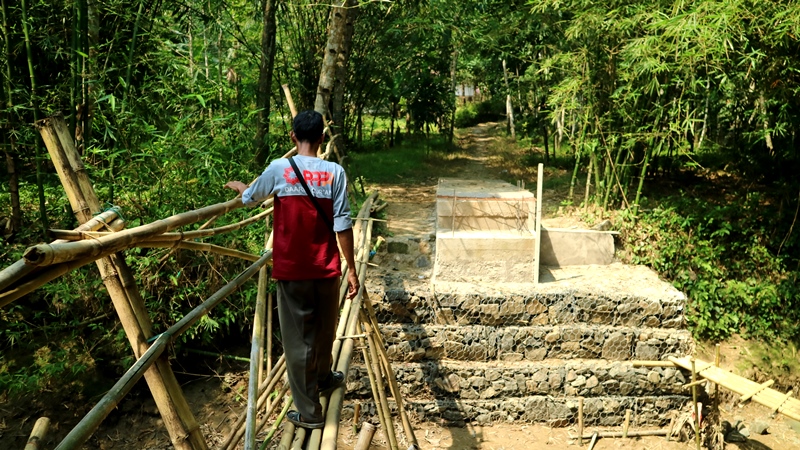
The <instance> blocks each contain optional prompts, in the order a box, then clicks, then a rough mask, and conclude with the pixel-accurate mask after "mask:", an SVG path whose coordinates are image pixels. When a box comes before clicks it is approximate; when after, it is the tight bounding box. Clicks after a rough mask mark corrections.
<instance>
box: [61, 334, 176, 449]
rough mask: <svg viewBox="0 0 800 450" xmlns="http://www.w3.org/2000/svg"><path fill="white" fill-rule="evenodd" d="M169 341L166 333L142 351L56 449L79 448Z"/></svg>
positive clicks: (159, 354)
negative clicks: (139, 356)
mask: <svg viewBox="0 0 800 450" xmlns="http://www.w3.org/2000/svg"><path fill="white" fill-rule="evenodd" d="M169 341H170V336H169V335H168V334H166V333H164V334H162V335H161V336H159V337H158V339H156V341H155V342H154V343H153V345H151V346H150V348H149V349H148V350H147V351H146V352H144V354H143V355H142V356H141V358H139V359H138V360H137V361H136V363H135V364H134V365H133V366H131V368H130V369H128V371H127V372H125V375H123V376H122V378H120V379H119V381H117V382H116V383H115V384H114V386H113V387H112V388H111V390H109V391H108V393H106V395H104V396H103V398H102V399H100V401H99V402H98V403H97V404H96V405H95V406H94V408H92V409H91V411H89V413H88V414H86V415H85V416H84V417H83V419H81V421H80V422H78V424H77V425H75V427H74V428H73V429H72V430H71V431H70V432H69V433H68V434H67V436H66V437H65V438H64V439H63V440H62V441H61V443H59V444H58V446H56V450H68V449H75V448H80V447H81V446H82V445H83V444H84V443H85V442H86V441H87V440H88V439H89V437H90V436H91V435H92V433H94V431H95V430H96V429H97V427H98V426H100V423H101V422H102V421H103V419H105V418H106V416H108V414H109V413H110V412H111V411H112V410H113V409H114V408H116V407H117V404H119V402H120V400H122V398H123V397H124V396H125V395H126V394H127V393H128V392H130V390H131V388H132V387H133V385H134V384H136V382H137V381H139V379H141V378H142V375H144V372H145V371H146V370H147V369H148V368H150V366H152V365H153V364H154V363H155V361H156V359H157V358H158V357H159V356H161V354H162V353H163V352H164V349H165V348H166V345H167V344H168V343H169Z"/></svg>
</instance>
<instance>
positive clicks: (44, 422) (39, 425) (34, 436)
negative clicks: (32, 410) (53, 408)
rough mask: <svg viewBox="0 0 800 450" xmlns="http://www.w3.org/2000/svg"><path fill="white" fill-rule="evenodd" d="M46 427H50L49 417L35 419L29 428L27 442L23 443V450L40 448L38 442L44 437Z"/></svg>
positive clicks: (37, 449)
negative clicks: (29, 433)
mask: <svg viewBox="0 0 800 450" xmlns="http://www.w3.org/2000/svg"><path fill="white" fill-rule="evenodd" d="M48 429H50V419H49V418H47V417H40V418H39V419H37V420H36V423H35V424H33V430H31V435H30V437H29V438H28V442H27V444H25V450H40V449H41V448H42V447H41V446H40V445H39V444H40V443H41V441H42V440H43V439H44V436H45V435H46V434H47V430H48Z"/></svg>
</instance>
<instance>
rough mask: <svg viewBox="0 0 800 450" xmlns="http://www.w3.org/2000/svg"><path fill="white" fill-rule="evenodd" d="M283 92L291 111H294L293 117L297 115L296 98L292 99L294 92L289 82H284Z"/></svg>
mask: <svg viewBox="0 0 800 450" xmlns="http://www.w3.org/2000/svg"><path fill="white" fill-rule="evenodd" d="M281 88H282V89H283V94H284V95H285V96H286V104H288V105H289V112H291V113H292V119H294V116H296V115H297V108H296V107H295V106H294V99H292V92H291V91H290V90H289V85H288V84H282V85H281Z"/></svg>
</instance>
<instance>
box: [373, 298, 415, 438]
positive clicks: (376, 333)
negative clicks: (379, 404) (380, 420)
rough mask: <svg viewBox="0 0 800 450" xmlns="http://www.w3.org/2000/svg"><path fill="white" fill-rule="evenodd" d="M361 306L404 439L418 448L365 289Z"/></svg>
mask: <svg viewBox="0 0 800 450" xmlns="http://www.w3.org/2000/svg"><path fill="white" fill-rule="evenodd" d="M362 304H363V306H364V310H365V311H366V314H367V318H368V320H369V322H370V323H371V328H372V330H373V331H374V335H373V336H374V338H375V340H376V344H377V350H378V355H379V357H380V360H381V362H382V363H383V368H384V370H385V371H386V377H387V379H388V381H389V390H390V391H391V393H392V396H393V397H394V400H395V403H397V410H398V414H399V415H400V421H401V423H402V424H403V431H404V432H405V434H406V439H407V440H408V442H409V443H411V444H412V445H413V446H415V447H417V448H418V447H419V443H418V442H417V437H416V435H415V434H414V430H413V428H412V427H411V421H410V420H409V419H408V414H407V413H406V410H405V408H404V407H403V397H402V395H401V393H400V387H399V386H398V385H397V378H396V377H395V375H394V370H392V365H391V362H390V361H389V355H388V354H387V353H386V344H385V343H384V341H383V337H382V336H381V333H380V327H379V323H378V317H377V316H376V315H375V309H374V308H373V307H372V301H371V300H370V298H369V294H367V291H366V289H365V290H364V300H363V301H362ZM369 332H370V330H369V328H368V329H367V333H369Z"/></svg>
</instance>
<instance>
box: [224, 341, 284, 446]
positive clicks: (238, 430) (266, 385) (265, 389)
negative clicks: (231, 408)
mask: <svg viewBox="0 0 800 450" xmlns="http://www.w3.org/2000/svg"><path fill="white" fill-rule="evenodd" d="M285 363H286V358H285V356H281V357H280V359H278V362H277V363H276V364H275V367H273V368H272V371H271V372H270V373H269V375H268V376H267V378H266V379H264V381H262V382H261V386H259V388H258V390H259V392H261V395H260V396H259V398H258V403H257V404H256V409H258V408H261V407H262V406H263V405H264V403H265V402H266V401H267V398H268V397H269V393H270V392H271V391H272V389H274V388H275V386H276V385H277V384H278V381H280V379H281V378H282V377H283V374H284V373H285V372H286V365H285ZM246 418H247V416H245V415H242V416H239V418H238V419H237V420H236V423H235V424H234V425H233V427H231V434H230V435H228V437H227V438H226V439H225V442H223V443H222V445H221V446H220V447H219V448H220V449H223V450H224V449H233V448H235V447H236V445H237V444H238V443H239V439H241V438H242V436H244V432H245V429H244V424H245V420H246Z"/></svg>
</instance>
